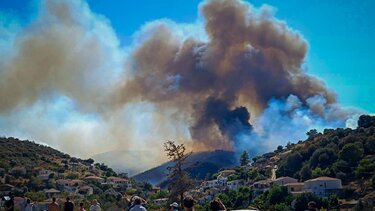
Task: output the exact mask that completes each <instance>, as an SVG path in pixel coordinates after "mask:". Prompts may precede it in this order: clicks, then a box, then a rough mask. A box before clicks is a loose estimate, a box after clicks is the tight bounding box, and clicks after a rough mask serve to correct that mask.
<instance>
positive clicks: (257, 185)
mask: <svg viewBox="0 0 375 211" xmlns="http://www.w3.org/2000/svg"><path fill="white" fill-rule="evenodd" d="M270 187H271V181H270V180H260V181H257V182H254V184H253V185H252V186H251V188H252V189H253V191H254V196H258V195H260V194H262V193H263V192H264V191H266V190H269V189H270Z"/></svg>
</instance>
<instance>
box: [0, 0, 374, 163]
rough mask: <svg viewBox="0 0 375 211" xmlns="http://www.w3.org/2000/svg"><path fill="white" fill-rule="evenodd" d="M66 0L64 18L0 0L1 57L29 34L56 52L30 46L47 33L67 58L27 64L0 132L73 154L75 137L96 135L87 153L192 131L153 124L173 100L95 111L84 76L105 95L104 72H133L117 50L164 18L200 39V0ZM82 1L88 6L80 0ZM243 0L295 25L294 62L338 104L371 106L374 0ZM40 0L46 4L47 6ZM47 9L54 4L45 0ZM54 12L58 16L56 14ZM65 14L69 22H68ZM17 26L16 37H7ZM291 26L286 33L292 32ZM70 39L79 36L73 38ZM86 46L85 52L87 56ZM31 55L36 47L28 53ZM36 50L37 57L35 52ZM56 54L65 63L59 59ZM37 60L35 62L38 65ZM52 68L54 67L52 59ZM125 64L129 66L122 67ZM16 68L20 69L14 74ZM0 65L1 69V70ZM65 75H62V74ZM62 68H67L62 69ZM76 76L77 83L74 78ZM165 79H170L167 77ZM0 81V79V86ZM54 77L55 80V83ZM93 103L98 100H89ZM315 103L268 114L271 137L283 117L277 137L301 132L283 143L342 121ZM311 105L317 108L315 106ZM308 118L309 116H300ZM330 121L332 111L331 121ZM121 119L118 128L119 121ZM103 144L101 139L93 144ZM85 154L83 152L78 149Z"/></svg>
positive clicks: (0, 119)
mask: <svg viewBox="0 0 375 211" xmlns="http://www.w3.org/2000/svg"><path fill="white" fill-rule="evenodd" d="M45 2H49V1H48V0H47V1H45ZM51 2H53V1H52V0H51ZM54 2H58V1H54ZM67 2H68V3H67V5H70V6H71V7H72V8H74V11H73V12H72V13H73V15H72V17H68V16H65V15H66V14H63V13H61V14H60V13H59V11H58V10H56V11H57V12H56V11H55V10H53V11H52V12H51V11H49V12H50V13H54V12H56V13H57V14H49V13H48V12H46V10H48V9H45V8H44V9H41V10H39V9H40V8H39V7H40V5H41V4H40V0H29V1H27V0H11V1H6V0H0V49H1V50H2V49H6V50H4V51H3V52H0V56H4V55H5V56H9V55H8V52H11V53H9V54H10V56H9V57H12V55H17V53H18V52H21V54H22V53H25V52H26V53H29V52H28V51H25V52H23V50H24V48H22V45H21V44H22V43H23V41H24V39H26V40H28V39H30V40H34V39H35V41H36V42H31V43H30V44H29V45H27V46H26V47H25V46H23V47H25V48H27V47H30V46H31V47H35V49H38V48H40V49H38V50H40V51H43V52H42V53H46V56H49V55H50V54H51V53H54V52H55V51H54V50H50V49H49V48H48V45H46V46H45V45H41V46H42V47H41V46H38V44H40V43H42V42H43V41H47V42H48V40H38V37H39V36H41V37H42V36H47V37H50V38H51V40H56V43H52V41H51V43H49V45H54V44H56V45H58V44H61V43H59V42H60V41H65V42H66V43H67V44H66V45H62V46H59V48H61V49H62V51H61V52H60V51H56V52H57V54H56V55H57V56H58V55H60V54H58V53H61V54H62V55H63V56H64V55H65V54H64V53H66V54H67V55H68V57H69V59H70V60H64V58H65V57H63V59H62V60H57V63H55V64H54V65H56V66H58V67H60V66H59V65H61V70H60V69H58V68H55V69H53V68H52V69H51V70H50V71H56V73H54V74H56V75H53V74H52V75H53V76H51V77H50V78H49V77H44V75H43V73H42V74H40V72H38V70H33V71H35V72H32V73H35V74H36V75H37V74H40V75H38V76H39V78H37V81H36V82H35V81H34V82H33V81H30V80H28V78H27V77H28V76H25V77H24V78H21V79H22V80H23V81H22V82H23V83H25V84H27V83H29V84H33V85H34V86H35V87H33V86H31V87H30V90H25V89H22V88H21V89H20V91H19V93H18V94H20V96H21V97H19V98H21V99H16V100H15V101H9V102H10V103H9V105H13V104H12V103H14V104H15V105H17V106H19V107H17V108H16V110H15V111H14V110H12V111H11V112H8V111H6V112H5V113H4V112H3V113H1V109H2V108H7V104H6V103H4V105H5V106H3V107H2V105H0V135H1V134H5V135H12V136H18V137H25V138H31V139H33V140H40V141H41V142H43V141H45V143H47V144H49V145H52V146H54V147H57V148H58V149H60V150H64V151H68V152H69V153H72V154H73V155H77V154H80V153H83V152H82V150H81V149H77V148H71V147H69V146H68V145H71V144H72V143H75V142H76V141H77V140H80V141H82V140H83V141H82V143H95V144H96V145H97V146H93V147H89V148H88V151H90V152H91V153H92V154H95V153H100V152H105V151H110V150H113V149H118V148H119V149H123V148H127V147H129V146H130V147H134V146H135V145H134V144H136V143H138V142H142V143H143V144H144V145H145V146H149V144H150V143H152V141H149V140H152V139H155V138H159V139H162V138H165V137H169V135H170V137H172V138H175V137H179V136H180V135H179V134H182V136H184V137H186V134H187V133H189V128H190V129H191V125H190V124H187V123H186V122H188V121H185V120H186V119H183V118H182V119H183V120H184V121H177V120H176V119H173V118H175V117H173V118H172V119H173V121H171V122H170V123H169V124H166V125H158V123H159V122H160V121H163V122H169V120H170V119H168V118H167V116H168V115H171V113H173V112H175V110H178V109H179V108H178V107H172V108H170V110H166V111H165V110H158V106H157V104H158V102H151V101H152V100H153V99H149V100H150V103H144V102H136V103H129V104H124V107H123V108H122V109H123V110H121V109H119V110H118V111H117V110H115V109H114V110H115V111H113V112H112V113H110V114H109V113H108V112H102V111H101V109H102V108H103V107H105V106H106V105H102V103H103V101H104V100H105V99H106V98H105V97H104V98H105V99H101V97H103V96H104V95H103V96H101V95H100V96H99V94H98V96H96V94H97V93H96V89H92V88H93V87H92V86H91V85H90V84H89V81H90V79H92V78H90V77H93V78H94V79H98V80H97V81H96V82H97V84H98V87H100V88H103V90H104V91H103V92H104V93H106V94H107V92H108V93H109V92H110V91H111V90H107V89H106V86H107V85H106V84H105V82H106V79H108V80H109V81H111V82H113V81H116V80H117V79H118V78H119V77H118V76H119V75H121V74H124V75H127V74H128V75H131V74H133V73H134V72H131V71H135V70H132V68H134V67H132V66H127V65H129V63H127V62H124V64H123V63H122V62H123V57H126V58H125V59H124V60H126V59H127V56H128V55H129V54H127V53H129V52H131V53H132V52H138V51H137V48H138V47H139V46H143V45H146V44H147V42H145V41H144V37H146V38H147V36H149V35H147V34H148V33H149V34H152V33H155V31H152V29H153V27H155V26H156V25H158V20H161V21H160V22H162V23H166V25H167V26H168V27H170V28H171V29H172V31H173V30H175V31H173V32H174V33H176V34H177V35H176V36H177V37H178V36H180V35H181V34H182V36H180V38H181V39H185V38H186V37H187V36H188V35H194V36H197V37H199V36H201V35H203V37H204V36H205V34H204V33H205V32H204V28H203V27H204V26H203V24H202V22H204V21H206V20H205V19H204V18H203V16H202V14H200V9H199V8H200V5H202V2H201V1H198V0H181V1H176V0H162V1H152V0H137V1H128V0H126V1H123V0H113V1H108V0H86V1H85V0H82V1H76V2H84V4H80V3H76V2H75V1H67ZM86 2H87V6H88V8H86ZM247 2H248V3H250V4H251V5H253V6H254V7H255V8H262V6H264V5H268V7H272V12H273V13H274V14H273V16H274V17H275V18H276V19H278V20H280V21H284V22H285V23H286V25H287V27H288V29H291V30H293V31H297V32H299V33H300V34H301V35H302V36H303V38H304V40H305V41H306V42H307V45H308V51H307V57H306V58H305V63H304V64H303V65H302V69H303V71H307V73H308V74H309V75H312V76H314V77H317V78H319V79H320V80H322V81H323V82H324V83H325V84H326V85H327V87H328V89H329V90H332V91H333V92H335V93H336V94H337V96H338V103H339V104H340V106H339V107H341V106H343V107H345V108H355V109H356V110H360V111H361V112H360V113H375V100H374V98H373V93H375V85H374V81H375V42H374V41H373V38H374V37H375V23H374V21H373V20H375V14H374V13H373V11H372V8H375V1H372V0H363V1H354V0H345V1H339V0H337V1H334V0H327V1H318V0H309V1H297V0H289V1H286V0H265V1H260V0H254V1H247ZM46 5H47V7H48V4H46ZM82 5H83V6H82ZM51 8H52V9H53V4H52V6H51ZM49 9H50V8H49ZM40 11H41V12H40ZM56 17H57V18H58V19H59V18H60V19H61V20H55V19H54V18H56ZM66 18H68V19H66ZM69 18H71V19H72V20H69ZM168 20H170V21H168ZM54 21H56V23H55V22H54ZM67 21H68V22H69V21H72V22H73V29H74V30H75V31H72V33H73V34H72V37H71V40H69V39H70V37H67V35H66V34H67V33H70V31H69V30H71V28H69V27H66V25H67ZM54 24H56V25H54ZM29 25H31V27H29ZM68 25H69V24H68ZM47 26H52V27H55V28H53V29H54V30H56V31H53V30H52V31H53V33H51V34H50V32H49V31H48V29H49V28H48V27H47ZM64 30H65V31H64ZM54 33H55V34H54ZM288 33H289V32H288ZM15 34H16V36H15V37H13V36H14V35H15ZM290 34H291V36H292V35H293V33H290ZM76 35H77V36H76ZM80 35H82V36H80ZM288 35H289V34H288ZM150 36H151V35H150ZM18 39H19V40H20V41H19V42H15V46H17V47H18V48H17V50H15V52H13V51H12V49H9V48H8V47H9V46H11V45H13V44H14V43H12V42H10V41H9V40H18ZM142 39H143V40H142ZM90 41H92V42H93V43H94V44H93V43H91V42H90ZM39 42H40V43H39ZM33 43H36V44H35V45H36V46H33ZM72 43H73V44H72ZM70 44H72V46H70ZM74 44H78V46H75V45H74ZM81 44H82V45H81ZM18 45H20V46H21V47H19V46H18ZM86 45H87V46H88V47H92V46H94V47H96V48H93V50H92V51H85V48H84V47H87V46H86ZM36 47H38V48H36ZM35 49H34V50H35ZM52 49H53V48H52ZM31 52H32V51H31ZM56 52H55V53H56ZM37 53H39V52H37ZM37 53H36V54H37ZM86 54H87V56H85V55H86ZM52 55H55V54H52ZM72 55H73V56H72ZM124 55H125V56H124ZM32 56H36V55H34V54H33V53H32ZM70 56H72V57H70ZM3 58H5V57H3ZM38 58H39V57H37V56H36V59H38ZM53 58H54V57H53ZM60 59H61V58H60ZM133 59H134V58H133ZM19 60H20V63H22V64H20V65H19V66H20V67H21V68H20V69H17V68H18V66H17V65H15V66H16V67H15V68H13V69H12V68H10V70H9V72H12V71H15V72H16V73H15V75H16V76H17V74H23V73H24V71H28V70H23V69H22V68H23V67H28V66H30V63H27V62H30V61H29V60H27V59H24V58H21V59H19ZM101 60H103V61H106V62H102V61H101ZM120 60H121V61H120ZM15 61H17V60H15ZM59 61H60V62H61V61H63V62H61V63H58V62H59ZM126 61H127V60H126ZM23 62H24V63H25V65H26V66H22V65H24V64H23ZM53 62H56V61H53ZM64 62H66V64H65V63H64ZM90 62H93V64H88V63H90ZM2 63H7V61H6V60H5V61H2V60H1V59H0V68H2V66H1V65H2ZM106 63H108V64H106ZM31 64H32V63H31ZM123 66H125V68H124V67H123ZM36 67H38V66H37V64H36ZM52 67H54V66H53V65H52ZM77 67H78V68H77ZM74 68H77V69H74ZM108 68H112V70H113V73H114V74H113V75H105V76H104V75H102V74H101V71H102V70H106V69H108ZM81 69H82V70H81ZM91 69H93V71H92V72H93V75H92V76H90V77H88V78H86V76H87V75H86V74H88V73H87V72H86V71H87V70H88V71H91ZM123 69H125V70H123ZM127 69H130V72H128V70H127ZM17 71H19V72H18V73H17ZM6 72H7V71H5V70H2V69H0V76H1V74H2V73H6ZM65 73H66V75H64V74H65ZM69 74H71V75H72V76H69ZM95 74H97V75H95ZM102 76H104V78H103V77H102ZM121 76H123V75H121ZM74 77H76V78H74ZM105 77H108V78H105ZM77 78H78V79H77ZM57 79H61V80H57ZM76 79H77V81H78V83H77V84H76V81H74V80H76ZM79 79H82V81H79ZM126 79H127V78H126ZM169 79H170V80H175V78H169ZM169 79H168V80H169ZM72 80H73V81H72ZM1 82H2V81H1V78H0V85H2V84H1ZM39 82H40V83H39ZM53 83H56V84H57V85H53ZM86 83H87V84H86ZM6 84H10V83H6ZM82 84H83V85H82ZM10 85H12V84H10ZM46 87H47V88H46ZM18 88H19V87H18ZM48 88H51V90H52V91H49V90H48ZM77 90H78V91H77ZM93 90H94V91H93ZM50 92H51V93H50ZM24 93H29V94H30V95H28V94H25V96H23V95H22V94H24ZM56 93H58V94H56ZM82 93H83V94H85V95H86V94H87V96H83V95H82ZM1 94H4V93H2V92H1V90H0V96H1ZM34 95H35V96H34ZM82 96H83V97H82ZM309 97H310V98H309V99H307V104H309V102H310V103H311V104H314V103H316V102H319V103H322V104H324V105H323V110H324V112H323V113H330V111H333V110H335V108H333V107H334V106H336V105H331V104H330V103H328V104H329V105H327V102H326V101H327V100H328V98H326V96H324V97H323V99H320V98H319V97H317V96H309ZM23 98H24V99H23ZM86 98H87V99H90V100H91V99H93V102H92V103H91V102H90V101H89V102H87V99H86ZM146 98H147V97H146ZM17 100H18V101H17ZM309 100H310V101H309ZM90 103H91V104H90ZM96 103H97V105H98V106H93V104H96ZM293 103H294V104H296V105H299V106H300V105H301V102H300V101H299V99H297V97H296V96H292V95H291V96H288V97H287V98H286V99H273V100H271V101H270V102H269V104H268V107H264V112H263V116H262V115H261V117H260V118H259V119H260V120H259V125H269V122H267V118H269V117H270V116H275V115H279V114H280V113H282V112H280V109H281V110H283V109H284V110H287V109H289V108H290V105H289V104H293ZM319 103H318V104H319ZM25 105H26V106H25ZM236 106H237V105H236ZM309 106H310V105H309ZM326 106H327V107H326ZM297 107H298V106H297ZM313 107H314V106H313V105H312V106H311V107H309V108H302V107H301V106H300V108H298V109H296V110H295V114H296V115H295V116H294V117H288V116H282V117H280V119H279V121H275V122H278V123H277V124H276V123H275V124H274V125H272V127H273V128H271V127H270V128H271V129H269V130H270V131H271V132H269V133H270V134H271V135H270V137H272V139H275V140H279V139H280V134H275V133H274V130H278V129H279V128H280V125H284V122H285V121H287V122H292V124H291V127H290V128H289V127H288V128H285V130H283V131H282V132H283V133H281V134H283V136H286V134H289V132H290V131H291V130H292V129H293V128H295V127H298V125H300V124H305V125H304V126H303V127H302V128H301V129H300V130H301V132H298V134H296V135H295V136H293V137H295V140H291V141H297V138H302V136H301V134H302V135H305V130H308V129H311V128H312V127H318V128H319V127H320V128H325V127H336V126H342V125H343V124H341V123H342V120H343V119H340V121H341V122H340V124H336V122H335V121H332V119H329V118H326V117H324V118H323V119H319V118H316V115H315V111H314V108H313ZM319 108H320V109H321V107H319ZM17 109H18V110H17ZM318 110H319V109H318ZM163 112H165V113H163ZM183 112H186V111H185V110H184V111H183ZM155 113H156V114H155ZM342 113H346V112H342ZM348 113H350V112H348ZM186 114H187V115H188V116H189V115H190V116H191V113H188V112H187V113H185V114H184V115H186ZM171 116H173V115H171ZM296 116H297V117H296ZM306 116H307V117H308V118H306ZM179 118H180V117H179ZM335 118H336V117H335ZM335 118H333V119H335ZM306 119H307V120H308V121H306V122H303V121H305V120H306ZM337 119H339V118H336V119H335V120H337ZM36 120H38V121H40V122H38V123H39V124H35V122H36ZM175 120H176V121H175ZM345 120H347V118H346V119H345ZM145 122H147V123H145ZM301 122H302V123H301ZM252 123H254V122H252ZM121 124H124V125H125V126H124V127H120V126H119V125H121ZM344 125H345V124H344ZM45 128H49V130H51V131H53V132H57V135H58V136H62V137H64V140H70V141H68V142H67V143H68V144H61V143H62V141H61V138H60V139H59V138H58V137H56V134H53V133H51V134H49V133H45V132H43V130H45ZM124 128H126V129H129V130H132V131H133V132H132V134H127V133H126V132H124V130H125V129H124ZM267 133H268V132H267ZM98 134H99V135H98ZM111 134H114V135H113V136H112V135H111ZM145 134H146V135H145ZM171 134H172V135H171ZM77 137H78V138H77ZM119 137H122V138H121V140H120V141H109V142H105V141H103V140H106V139H109V140H112V139H113V140H117V139H118V138H119ZM139 140H140V141H139ZM90 141H91V142H90ZM283 141H284V140H283ZM288 141H289V140H288ZM64 143H65V142H64ZM155 144H158V145H160V144H159V142H157V143H156V142H155ZM274 144H275V143H274V142H272V143H270V145H272V146H271V148H272V147H273V145H274ZM277 144H282V143H281V142H280V143H277ZM103 145H105V147H100V146H103ZM98 146H99V147H98ZM92 154H85V155H84V156H89V155H92Z"/></svg>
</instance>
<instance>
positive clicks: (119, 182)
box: [107, 177, 131, 188]
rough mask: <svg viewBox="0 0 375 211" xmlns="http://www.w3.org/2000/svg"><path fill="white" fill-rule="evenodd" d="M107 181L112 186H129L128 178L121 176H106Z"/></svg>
mask: <svg viewBox="0 0 375 211" xmlns="http://www.w3.org/2000/svg"><path fill="white" fill-rule="evenodd" d="M107 183H108V184H111V185H112V187H121V188H129V187H131V184H130V182H129V180H127V179H124V178H121V177H108V178H107Z"/></svg>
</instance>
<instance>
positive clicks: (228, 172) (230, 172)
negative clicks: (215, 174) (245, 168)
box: [219, 169, 236, 177]
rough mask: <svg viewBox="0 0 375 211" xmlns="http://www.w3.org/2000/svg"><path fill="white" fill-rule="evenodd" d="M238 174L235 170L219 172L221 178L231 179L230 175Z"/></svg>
mask: <svg viewBox="0 0 375 211" xmlns="http://www.w3.org/2000/svg"><path fill="white" fill-rule="evenodd" d="M234 173H236V171H235V170H232V169H226V170H223V171H220V172H219V176H221V177H229V176H230V175H232V174H234Z"/></svg>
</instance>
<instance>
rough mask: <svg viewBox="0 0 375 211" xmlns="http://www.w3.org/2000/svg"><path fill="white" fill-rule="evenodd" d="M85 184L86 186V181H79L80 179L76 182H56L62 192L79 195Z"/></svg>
mask: <svg viewBox="0 0 375 211" xmlns="http://www.w3.org/2000/svg"><path fill="white" fill-rule="evenodd" d="M83 184H84V181H82V180H78V179H75V180H64V179H59V180H56V185H57V188H58V189H59V190H60V191H61V192H68V193H77V192H78V189H79V187H80V186H81V185H83Z"/></svg>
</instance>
